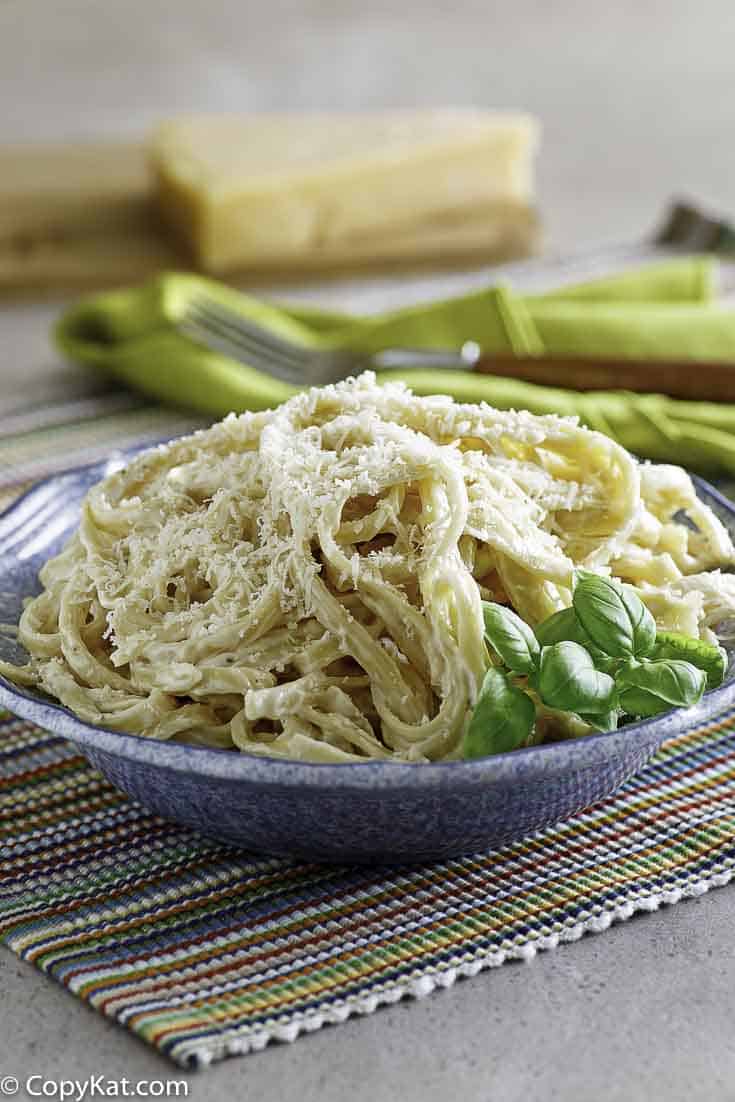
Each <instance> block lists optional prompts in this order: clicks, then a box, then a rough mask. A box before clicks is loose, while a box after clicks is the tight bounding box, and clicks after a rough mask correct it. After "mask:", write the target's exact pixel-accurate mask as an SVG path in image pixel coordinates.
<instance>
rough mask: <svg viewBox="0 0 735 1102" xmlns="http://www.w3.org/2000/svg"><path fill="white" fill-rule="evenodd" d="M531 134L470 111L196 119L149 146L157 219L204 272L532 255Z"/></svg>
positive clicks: (166, 127)
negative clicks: (454, 255) (438, 256)
mask: <svg viewBox="0 0 735 1102" xmlns="http://www.w3.org/2000/svg"><path fill="white" fill-rule="evenodd" d="M535 146H536V126H535V123H534V121H533V120H532V119H531V118H529V117H528V116H525V115H513V114H500V113H492V112H484V111H475V110H438V111H423V112H421V111H397V112H388V113H384V114H365V115H325V114H324V115H322V114H316V115H253V116H242V117H238V116H199V117H191V118H181V119H174V120H172V121H169V122H167V123H164V124H163V125H161V126H160V127H159V129H158V130H157V132H156V133H155V135H154V138H153V141H152V146H151V163H152V165H153V168H154V171H155V174H156V179H157V187H158V197H159V205H160V209H161V211H162V214H163V216H164V217H165V218H166V219H167V220H168V222H169V223H170V224H171V225H172V226H173V227H174V229H175V231H176V233H177V234H178V236H179V238H180V239H181V240H182V241H183V242H185V243H186V244H187V245H188V247H189V249H190V250H191V252H192V254H193V256H194V257H195V258H196V260H197V262H198V263H199V264H200V265H201V267H202V268H204V269H205V270H207V271H210V272H214V273H225V272H230V271H237V270H243V269H245V270H246V269H254V268H262V267H272V268H273V267H274V268H279V267H284V266H290V265H293V264H297V265H301V264H303V265H306V266H308V267H314V266H321V265H331V264H345V263H347V264H360V263H362V262H365V261H370V260H374V259H382V260H387V259H391V258H396V259H406V258H407V257H410V256H416V257H425V256H428V255H431V254H432V253H435V252H436V251H441V252H443V253H446V252H447V251H448V252H450V253H451V252H452V251H459V252H488V253H490V254H501V255H504V256H505V255H516V254H518V253H525V252H527V251H529V250H530V249H531V248H532V246H533V243H534V238H535V232H536V222H535V218H534V216H533V213H532V210H531V198H532V169H533V154H534V151H535Z"/></svg>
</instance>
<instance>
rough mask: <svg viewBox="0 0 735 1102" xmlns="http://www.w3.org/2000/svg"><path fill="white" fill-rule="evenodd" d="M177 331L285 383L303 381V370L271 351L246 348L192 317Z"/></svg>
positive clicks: (295, 383) (298, 383) (299, 382)
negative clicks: (297, 368)
mask: <svg viewBox="0 0 735 1102" xmlns="http://www.w3.org/2000/svg"><path fill="white" fill-rule="evenodd" d="M179 331H180V332H181V333H184V334H185V335H186V336H188V337H191V338H192V339H193V340H195V341H197V342H198V343H200V344H204V345H205V346H206V347H207V348H211V349H213V350H214V351H216V352H221V353H222V354H223V355H225V356H227V357H229V359H232V360H237V361H238V362H239V363H243V364H247V365H249V366H250V367H254V368H255V369H256V370H257V371H263V372H266V373H267V374H270V375H274V376H275V377H276V378H278V379H281V380H282V382H285V383H293V384H294V385H297V386H299V385H302V384H303V382H304V376H303V371H300V370H296V368H295V367H293V366H292V365H290V364H288V363H284V361H283V360H281V359H279V358H278V357H276V356H275V355H274V354H273V353H272V352H270V351H268V350H266V349H263V348H260V349H253V348H246V347H244V346H243V345H242V344H240V343H237V342H236V341H234V340H232V339H231V338H229V337H228V336H226V335H223V334H222V333H217V332H214V331H213V330H211V329H206V328H203V327H202V326H201V325H199V324H198V323H197V322H196V321H194V319H193V318H188V319H185V320H184V321H182V323H181V324H180V326H179Z"/></svg>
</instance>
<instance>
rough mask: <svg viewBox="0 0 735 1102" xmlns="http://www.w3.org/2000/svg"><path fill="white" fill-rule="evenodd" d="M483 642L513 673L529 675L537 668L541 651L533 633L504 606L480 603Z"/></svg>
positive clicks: (485, 602) (518, 617)
mask: <svg viewBox="0 0 735 1102" xmlns="http://www.w3.org/2000/svg"><path fill="white" fill-rule="evenodd" d="M482 615H483V618H484V620H485V638H486V639H487V641H488V643H489V644H490V646H491V647H492V648H493V650H494V651H495V652H496V653H497V654H498V655H499V656H500V658H501V659H502V660H503V662H504V663H505V665H506V666H507V667H508V669H509V670H512V671H513V673H531V672H532V671H533V670H534V669H535V668H536V666H537V665H538V660H539V656H540V654H541V647H540V646H539V644H538V640H537V638H536V636H535V635H534V633H533V629H532V628H531V627H529V625H528V624H527V623H526V622H525V621H524V620H521V618H520V616H517V615H516V613H515V612H513V611H512V610H511V609H509V608H505V606H504V605H496V604H493V603H491V602H490V601H483V602H482Z"/></svg>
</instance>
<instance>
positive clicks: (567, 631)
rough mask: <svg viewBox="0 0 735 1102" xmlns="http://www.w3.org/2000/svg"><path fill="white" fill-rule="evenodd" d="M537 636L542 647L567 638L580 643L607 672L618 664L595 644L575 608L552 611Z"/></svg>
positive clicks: (540, 626) (538, 629) (598, 667)
mask: <svg viewBox="0 0 735 1102" xmlns="http://www.w3.org/2000/svg"><path fill="white" fill-rule="evenodd" d="M536 638H537V639H538V641H539V643H540V644H541V646H542V647H550V646H553V644H554V643H563V642H564V641H565V640H571V641H572V642H573V643H579V645H580V646H581V647H584V649H585V650H586V651H588V652H589V653H590V655H591V656H592V660H593V661H594V663H595V666H596V667H597V669H598V670H603V671H604V672H605V673H611V672H612V670H613V669H614V668H615V667H616V666H617V660H616V659H611V658H610V655H609V654H605V652H604V651H601V650H600V648H599V647H596V646H595V644H594V643H593V642H592V640H591V639H590V637H589V635H588V634H587V632H586V631H585V630H584V628H583V627H582V625H581V624H580V622H579V620H578V619H577V614H576V612H575V611H574V609H573V608H563V609H562V610H561V611H560V612H554V613H552V615H551V616H549V617H548V619H546V620H544V622H543V623H542V624H539V625H538V627H537V628H536Z"/></svg>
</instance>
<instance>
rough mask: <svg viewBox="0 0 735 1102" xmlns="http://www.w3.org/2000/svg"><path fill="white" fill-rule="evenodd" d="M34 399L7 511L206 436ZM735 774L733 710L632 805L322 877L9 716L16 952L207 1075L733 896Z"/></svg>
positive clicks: (7, 464)
mask: <svg viewBox="0 0 735 1102" xmlns="http://www.w3.org/2000/svg"><path fill="white" fill-rule="evenodd" d="M35 398H36V400H35V401H34V405H33V407H31V406H30V404H29V405H27V406H24V405H23V403H22V402H20V403H19V402H16V403H13V404H12V406H11V407H8V405H7V404H6V405H5V408H0V504H2V503H3V502H4V501H5V502H7V501H8V500H9V499H11V498H12V497H13V496H15V494H17V493H18V492H19V490H20V489H22V488H23V487H24V486H25V485H26V484H27V483H28V482H29V481H32V480H35V479H36V478H38V477H41V476H42V475H44V474H48V473H51V472H53V471H55V470H61V469H63V468H66V467H70V466H75V465H78V464H81V463H85V462H92V461H93V460H95V459H97V458H99V457H100V456H101V455H104V454H108V453H109V452H110V451H111V450H114V448H115V447H119V446H126V445H129V444H131V443H133V442H137V441H146V440H150V441H153V440H157V439H161V438H163V437H165V436H171V435H175V434H177V433H179V432H183V431H185V430H187V429H189V428H191V427H194V426H195V425H196V424H197V421H196V418H195V417H193V416H187V415H186V414H177V413H174V412H171V411H166V410H163V409H160V408H156V407H152V406H150V405H147V404H145V403H143V402H142V401H141V400H140V399H138V398H136V397H134V396H131V395H127V394H121V393H120V392H117V391H114V390H111V389H108V388H107V387H105V386H100V385H99V384H98V383H95V384H93V383H92V382H88V383H86V384H84V385H82V384H80V385H79V386H78V388H77V390H73V389H70V388H69V387H65V388H64V387H62V388H59V389H58V392H54V393H51V392H49V393H47V394H42V395H38V394H36V396H35ZM39 403H42V404H40V405H39ZM39 408H40V409H42V411H43V412H42V415H39V413H38V410H39ZM734 779H735V712H728V713H726V714H723V715H721V716H719V717H718V718H717V719H716V720H715V721H713V722H711V723H710V724H708V726H707V727H704V728H701V729H697V730H694V731H691V732H689V733H687V734H686V735H683V736H682V737H680V738H679V739H677V740H676V741H672V742H670V743H668V744H667V745H666V746H665V747H664V748H663V749H662V751H661V752H660V753H659V754H658V755H657V757H656V758H655V759H654V761H653V763H652V764H651V765H650V766H649V767H648V768H647V769H646V770H644V771H643V772H641V773H640V774H639V775H638V776H637V777H635V778H634V779H633V780H632V781H630V782H629V783H628V784H627V785H625V787H624V788H623V789H621V790H620V792H619V793H618V794H617V795H616V797H615V798H613V799H610V800H608V801H606V802H605V803H602V804H599V805H597V806H596V807H593V808H591V809H589V810H588V811H586V812H584V813H583V814H581V815H578V816H577V817H576V818H574V819H573V820H571V821H570V822H567V823H565V824H561V825H559V826H557V827H555V828H553V829H550V830H547V831H545V832H542V833H539V834H537V835H534V836H532V837H530V838H527V839H525V840H524V841H522V842H520V843H517V844H516V845H510V846H506V847H504V848H503V849H502V850H498V851H494V852H490V853H483V854H478V855H475V856H473V857H468V858H464V859H462V860H457V861H451V862H446V863H442V864H438V865H432V866H428V867H421V868H411V869H406V868H403V869H401V868H388V869H385V868H384V869H373V870H370V869H365V868H357V867H349V868H347V867H325V866H321V867H320V866H317V865H308V864H303V863H295V862H288V861H284V860H280V859H271V858H259V857H255V856H252V855H249V854H246V853H243V852H241V851H238V850H234V849H231V848H227V847H224V846H222V845H219V844H217V843H215V842H211V841H208V840H206V839H203V838H201V837H198V836H196V835H193V834H192V833H190V832H188V831H185V830H183V829H179V828H178V827H176V826H173V825H171V824H167V823H165V822H163V821H162V820H160V819H158V818H156V817H155V816H153V815H151V814H149V813H148V812H147V811H146V810H145V809H144V808H142V807H140V806H139V805H137V804H134V803H132V802H131V801H129V800H128V799H127V798H125V797H124V796H123V795H122V794H120V793H119V792H117V791H116V790H115V789H113V788H112V787H111V786H110V785H109V784H107V782H106V781H105V780H104V779H103V778H102V777H101V776H100V775H99V774H98V773H96V772H95V771H94V770H93V769H92V768H91V767H90V766H89V764H88V763H87V762H86V760H85V759H84V758H83V757H82V756H81V755H80V754H79V753H78V752H77V751H76V749H75V748H74V747H73V746H72V745H71V744H69V743H67V742H64V741H63V740H61V739H59V738H57V737H55V736H52V735H50V734H48V733H46V732H44V731H42V730H40V729H39V728H36V727H33V726H32V725H30V724H28V723H26V722H24V721H21V720H19V719H15V718H13V717H12V716H9V715H7V714H5V715H3V714H1V713H0V835H1V837H0V938H2V940H3V941H4V942H5V944H6V945H8V946H9V947H10V948H11V949H12V950H13V951H14V952H16V953H17V954H18V955H19V956H21V957H23V958H24V959H27V960H30V961H33V962H34V963H35V964H36V965H37V966H38V967H39V968H40V969H42V970H43V971H44V972H46V973H47V974H48V975H49V976H51V977H53V978H54V979H56V980H57V981H59V982H60V983H62V984H64V986H66V987H67V988H68V989H69V990H70V991H71V992H73V993H74V994H75V995H77V996H78V997H80V998H82V999H84V1000H85V1001H86V1002H88V1003H89V1004H90V1005H92V1006H93V1007H94V1008H95V1009H97V1010H98V1011H100V1012H101V1013H103V1014H105V1015H107V1016H109V1017H111V1018H113V1019H114V1020H115V1021H117V1022H118V1023H119V1024H120V1025H122V1026H125V1027H126V1028H128V1029H129V1030H131V1031H132V1032H134V1033H135V1034H137V1035H138V1036H140V1037H142V1038H143V1039H144V1040H145V1041H147V1042H148V1043H150V1044H152V1045H154V1046H155V1047H156V1048H158V1049H159V1050H160V1051H161V1052H162V1053H165V1054H166V1055H168V1056H170V1057H171V1058H172V1059H173V1060H175V1061H176V1062H177V1063H179V1064H181V1065H185V1066H199V1067H202V1066H206V1065H207V1064H209V1063H210V1062H211V1061H213V1060H217V1059H220V1058H222V1057H224V1056H228V1055H235V1054H240V1053H245V1052H248V1051H250V1050H251V1049H258V1048H262V1047H263V1046H264V1045H265V1044H267V1043H268V1042H269V1041H270V1040H282V1041H283V1040H285V1041H291V1040H293V1039H294V1038H295V1037H296V1036H298V1034H299V1033H301V1032H302V1031H310V1030H314V1029H318V1028H320V1027H321V1026H322V1025H324V1024H326V1023H337V1022H341V1021H343V1020H344V1019H345V1018H347V1017H348V1016H350V1015H351V1014H367V1013H370V1012H372V1011H373V1010H375V1009H376V1008H377V1007H378V1006H380V1005H381V1004H383V1003H390V1002H395V1001H396V1000H398V999H400V998H402V997H403V996H405V995H415V996H420V995H425V994H428V993H429V992H431V991H433V990H434V989H435V988H437V987H446V986H449V985H450V984H452V983H453V982H454V980H455V979H456V978H457V977H459V976H470V975H474V974H475V973H476V972H479V971H480V970H481V969H484V968H489V967H493V966H496V965H499V964H502V963H503V962H504V961H506V960H509V959H513V958H518V957H521V958H527V957H531V956H533V955H534V954H535V953H536V951H537V950H539V949H546V948H551V947H554V946H556V945H558V944H559V943H560V942H565V941H573V940H576V939H577V938H579V937H580V936H581V935H582V934H583V933H585V932H586V931H602V930H604V929H606V928H607V927H608V926H609V925H610V923H611V922H613V921H615V920H620V919H625V918H628V917H630V916H631V915H632V914H634V913H635V912H636V911H641V910H652V909H655V908H657V907H658V906H659V905H660V904H662V903H675V902H676V901H677V900H679V899H681V898H682V897H683V896H686V895H696V894H700V893H702V892H704V891H706V890H707V889H708V888H710V887H713V886H717V885H721V884H724V883H726V882H727V881H728V880H729V879H730V877H731V875H732V869H733V863H734V862H735V785H734V784H733V780H734Z"/></svg>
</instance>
